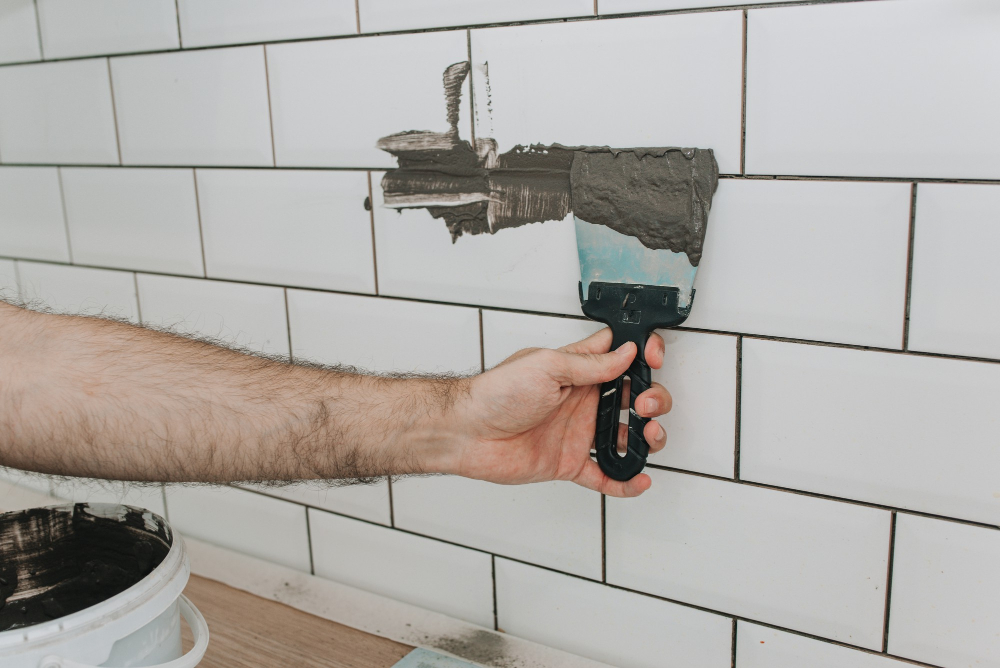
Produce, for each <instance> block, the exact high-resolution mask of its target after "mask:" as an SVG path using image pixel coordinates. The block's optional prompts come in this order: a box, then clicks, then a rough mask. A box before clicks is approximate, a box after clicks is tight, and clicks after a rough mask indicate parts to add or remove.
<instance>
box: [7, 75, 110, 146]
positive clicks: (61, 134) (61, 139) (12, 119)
mask: <svg viewBox="0 0 1000 668" xmlns="http://www.w3.org/2000/svg"><path fill="white" fill-rule="evenodd" d="M0 90H2V91H3V92H4V93H3V95H0V157H3V160H4V162H26V163H60V164H70V165H72V164H102V165H107V164H117V163H118V144H117V139H116V137H115V117H114V109H112V104H111V85H110V79H109V78H108V63H107V61H106V60H103V59H101V58H95V59H91V60H72V61H65V62H60V63H39V64H35V65H17V66H12V67H3V68H0ZM119 120H120V119H119Z"/></svg>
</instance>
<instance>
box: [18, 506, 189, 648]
mask: <svg viewBox="0 0 1000 668" xmlns="http://www.w3.org/2000/svg"><path fill="white" fill-rule="evenodd" d="M81 505H82V506H86V507H87V508H90V509H95V510H98V511H105V512H110V511H111V510H112V509H114V508H131V509H135V510H140V511H142V512H143V514H144V515H145V514H147V513H148V514H149V515H151V516H153V517H155V518H157V519H158V520H159V521H160V522H161V523H162V524H163V526H164V527H166V529H167V531H168V535H169V537H170V539H171V544H170V549H169V550H168V552H167V556H166V557H164V558H163V561H161V562H160V564H159V565H158V566H157V567H156V568H154V569H153V570H152V571H150V572H149V574H148V575H146V576H145V577H143V578H142V579H141V580H139V581H138V582H136V583H135V584H134V585H132V586H131V587H129V588H128V589H126V590H125V591H122V592H119V593H118V594H115V595H114V596H112V597H110V598H107V599H105V600H103V601H101V602H100V603H97V604H95V605H92V606H90V607H88V608H84V609H83V610H78V611H77V612H73V613H70V614H68V615H66V616H64V617H59V618H57V619H53V620H50V621H47V622H43V623H41V624H34V625H32V626H25V627H21V628H17V629H10V630H7V631H0V657H3V656H9V655H11V654H16V653H21V652H24V651H29V650H33V649H36V648H38V647H40V646H44V645H47V644H51V643H61V642H64V641H66V640H70V639H72V638H74V637H77V636H79V635H81V634H84V633H87V632H89V631H91V630H93V629H96V628H98V627H102V626H106V625H107V624H108V623H109V622H112V621H114V620H116V619H119V618H122V617H125V616H126V615H128V614H129V613H131V612H133V611H134V610H136V609H138V608H140V607H141V606H143V605H145V604H147V603H149V602H150V601H151V600H152V599H154V598H156V597H157V595H159V594H161V593H162V592H163V591H164V590H166V589H168V588H169V587H170V585H171V584H173V583H175V582H177V580H178V574H179V573H182V574H181V577H180V580H182V583H181V586H180V588H179V590H178V595H179V593H180V590H183V588H184V586H185V585H186V584H187V580H188V576H189V575H190V566H189V560H188V556H187V550H186V548H185V545H184V541H183V539H182V538H181V537H180V535H178V534H177V532H175V531H174V530H173V528H172V527H171V526H170V525H169V523H168V522H167V521H166V519H164V518H163V517H162V516H160V515H158V514H157V513H154V512H153V511H151V510H148V509H146V508H140V507H138V506H130V505H127V504H121V503H83V504H81V503H64V504H53V505H51V506H42V507H43V508H54V509H66V510H68V511H70V512H72V511H73V509H74V508H75V507H76V506H81ZM15 512H18V511H15ZM5 514H6V513H5ZM102 515H103V513H102ZM176 598H177V596H171V597H170V598H169V600H167V601H166V602H165V604H164V606H163V609H166V607H168V606H169V605H170V604H172V603H173V602H174V600H175V599H176ZM160 612H162V610H159V611H157V612H156V614H159V613H160ZM153 616H155V615H153ZM139 626H141V624H139Z"/></svg>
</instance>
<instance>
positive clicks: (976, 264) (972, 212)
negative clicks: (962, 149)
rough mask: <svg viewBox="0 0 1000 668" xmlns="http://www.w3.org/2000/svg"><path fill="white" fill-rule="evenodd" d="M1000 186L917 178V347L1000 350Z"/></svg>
mask: <svg viewBox="0 0 1000 668" xmlns="http://www.w3.org/2000/svg"><path fill="white" fill-rule="evenodd" d="M998 245H1000V187H998V186H995V185H966V184H962V185H958V184H943V183H942V184H938V183H921V184H920V185H919V186H917V207H916V223H915V228H914V237H913V279H912V286H911V293H910V294H911V296H910V336H909V348H910V349H911V350H924V351H928V352H934V353H946V354H951V355H969V356H972V357H993V358H998V357H1000V304H998V301H997V299H996V295H997V293H998V292H1000V266H998V265H997V263H996V259H995V257H994V254H993V253H991V252H990V251H991V249H993V248H996V247H997V246H998Z"/></svg>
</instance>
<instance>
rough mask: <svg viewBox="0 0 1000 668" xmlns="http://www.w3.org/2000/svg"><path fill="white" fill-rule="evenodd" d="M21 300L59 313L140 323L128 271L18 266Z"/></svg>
mask: <svg viewBox="0 0 1000 668" xmlns="http://www.w3.org/2000/svg"><path fill="white" fill-rule="evenodd" d="M17 272H18V276H19V278H20V287H21V298H22V299H24V301H26V302H28V303H29V304H31V305H41V306H45V307H47V308H49V309H52V310H53V311H56V312H57V313H73V314H82V315H107V316H112V317H116V318H125V319H128V320H131V321H132V322H138V320H139V317H138V315H139V307H138V303H137V301H136V292H135V277H134V276H133V275H132V273H131V272H127V271H111V270H108V269H91V268H89V267H71V266H68V265H64V264H46V263H43V262H24V261H21V262H18V263H17Z"/></svg>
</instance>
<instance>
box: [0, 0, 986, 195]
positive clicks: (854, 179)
mask: <svg viewBox="0 0 1000 668" xmlns="http://www.w3.org/2000/svg"><path fill="white" fill-rule="evenodd" d="M839 1H841V2H848V1H850V2H885V1H887V0H839ZM0 67H3V65H0ZM3 164H4V166H7V167H107V168H117V169H195V168H197V169H225V170H230V171H232V170H234V169H238V170H271V171H274V170H286V171H300V172H306V171H309V172H314V171H328V172H373V171H392V170H394V169H396V168H395V167H385V166H379V167H357V166H354V167H315V166H309V165H296V166H282V167H276V166H273V165H237V166H234V165H194V164H192V165H161V164H152V163H150V164H141V165H132V164H129V165H119V164H115V163H101V162H85V163H84V162H81V163H73V164H61V163H55V162H5V163H3ZM719 178H720V179H727V180H729V179H731V180H749V181H767V180H773V181H821V182H841V181H846V182H850V183H909V184H912V183H955V184H963V183H964V184H981V185H1000V179H959V178H946V177H939V178H929V177H913V176H843V175H838V174H830V175H823V176H816V175H802V174H719Z"/></svg>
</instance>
